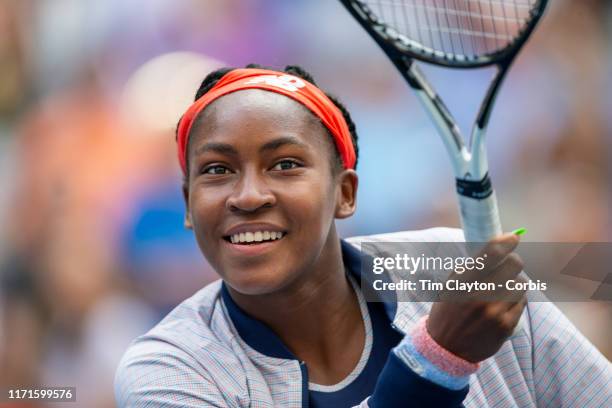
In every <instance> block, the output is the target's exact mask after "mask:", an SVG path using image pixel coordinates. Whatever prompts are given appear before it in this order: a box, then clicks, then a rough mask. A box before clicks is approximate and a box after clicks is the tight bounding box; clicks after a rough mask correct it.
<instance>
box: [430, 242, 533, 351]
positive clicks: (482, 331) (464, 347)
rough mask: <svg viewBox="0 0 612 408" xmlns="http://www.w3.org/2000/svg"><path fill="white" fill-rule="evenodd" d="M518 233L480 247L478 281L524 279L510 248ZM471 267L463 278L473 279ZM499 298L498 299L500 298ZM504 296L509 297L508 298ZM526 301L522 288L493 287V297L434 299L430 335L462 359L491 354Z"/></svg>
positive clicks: (509, 329) (497, 281)
mask: <svg viewBox="0 0 612 408" xmlns="http://www.w3.org/2000/svg"><path fill="white" fill-rule="evenodd" d="M518 243H519V237H518V236H517V235H514V234H505V235H501V236H499V237H497V238H494V239H492V240H491V241H489V243H488V244H487V245H486V246H485V248H484V249H483V250H482V251H481V254H487V261H486V263H485V268H484V269H483V270H482V271H478V272H477V274H478V281H480V282H494V283H496V284H497V283H501V282H505V281H506V280H508V279H515V280H516V281H518V282H524V281H525V279H523V278H521V277H519V276H518V274H519V273H520V272H521V271H522V270H523V262H522V261H521V259H520V257H519V256H518V255H517V254H515V253H513V252H512V251H513V250H514V249H515V248H516V246H517V245H518ZM475 277H476V276H475V274H474V273H473V271H471V272H469V273H466V274H465V275H464V276H462V280H463V281H470V280H474V279H475ZM500 299H501V300H500ZM507 299H512V300H511V301H508V300H507ZM526 303H527V299H526V297H525V293H524V292H519V293H517V292H512V293H510V292H509V291H506V290H505V289H503V290H496V291H495V300H489V301H485V300H478V299H468V300H467V301H464V302H458V301H456V300H455V301H446V302H438V303H434V305H433V307H432V309H431V312H430V314H429V319H428V322H427V331H428V332H429V334H430V336H431V337H432V338H433V339H434V340H435V341H436V342H437V343H438V344H439V345H440V346H442V347H444V348H445V349H446V350H448V351H450V352H451V353H453V354H455V355H457V356H459V357H461V358H463V359H464V360H467V361H470V362H473V363H476V362H479V361H482V360H485V359H487V358H489V357H491V356H492V355H494V354H495V353H496V352H497V351H498V350H499V349H500V348H501V346H502V344H503V343H504V342H505V341H506V339H508V337H510V335H511V334H512V333H513V330H514V327H515V326H516V325H517V323H518V322H519V320H520V317H521V314H522V312H523V309H524V307H525V305H526Z"/></svg>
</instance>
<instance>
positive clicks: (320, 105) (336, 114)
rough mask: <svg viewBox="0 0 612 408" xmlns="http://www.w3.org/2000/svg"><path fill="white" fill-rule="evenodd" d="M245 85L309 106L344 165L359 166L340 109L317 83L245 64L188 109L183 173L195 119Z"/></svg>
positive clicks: (181, 136) (181, 145) (181, 144)
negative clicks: (222, 97)
mask: <svg viewBox="0 0 612 408" xmlns="http://www.w3.org/2000/svg"><path fill="white" fill-rule="evenodd" d="M242 89H265V90H267V91H272V92H276V93H279V94H282V95H285V96H287V97H289V98H292V99H294V100H296V101H298V102H300V103H301V104H302V105H304V106H306V107H307V108H308V109H310V111H311V112H312V113H314V114H315V115H316V116H317V117H318V118H319V119H321V122H323V125H325V127H326V128H327V129H329V131H330V132H331V134H332V136H333V137H334V142H335V144H336V147H337V148H338V151H339V152H340V157H341V158H342V163H343V164H344V168H347V169H352V168H354V167H355V161H356V159H357V158H356V156H355V148H354V147H353V140H352V139H351V133H350V131H349V129H348V126H347V124H346V121H345V120H344V116H343V115H342V112H340V109H338V107H336V105H334V103H333V102H332V101H331V100H330V99H329V98H328V97H327V96H326V95H325V93H323V91H321V90H320V89H319V88H317V87H316V86H314V85H313V84H311V83H309V82H307V81H305V80H303V79H301V78H298V77H296V76H293V75H289V74H286V73H284V72H277V71H271V70H267V69H256V68H241V69H235V70H233V71H230V72H228V73H227V74H225V75H224V76H223V77H222V78H221V79H220V80H219V82H217V84H216V85H215V86H213V87H212V88H211V89H210V91H208V92H206V93H205V94H204V95H202V97H201V98H200V99H198V100H197V101H195V102H194V103H193V104H192V105H191V106H190V107H189V109H187V111H186V112H185V114H184V115H183V117H182V118H181V121H180V122H179V126H178V134H177V143H178V158H179V163H180V164H181V168H182V169H183V173H184V174H187V164H186V154H187V143H188V141H189V133H190V132H191V126H192V125H193V121H194V120H195V118H196V117H197V116H198V113H200V112H202V110H204V108H206V106H208V105H209V104H210V103H212V102H213V101H214V100H216V99H217V98H219V97H221V96H223V95H227V94H229V93H231V92H236V91H240V90H242Z"/></svg>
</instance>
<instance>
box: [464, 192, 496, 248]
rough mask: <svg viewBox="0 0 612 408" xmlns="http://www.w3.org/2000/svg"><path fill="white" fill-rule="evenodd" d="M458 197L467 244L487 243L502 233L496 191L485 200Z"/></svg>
mask: <svg viewBox="0 0 612 408" xmlns="http://www.w3.org/2000/svg"><path fill="white" fill-rule="evenodd" d="M458 197H459V209H460V212H461V224H462V226H463V232H464V234H465V240H466V242H487V241H489V240H490V239H491V238H493V237H494V236H496V235H499V234H501V233H502V227H501V222H500V220H499V210H498V209H497V199H496V198H495V191H491V194H490V195H489V196H488V197H486V198H483V199H477V198H472V197H466V196H464V195H461V194H459V195H458Z"/></svg>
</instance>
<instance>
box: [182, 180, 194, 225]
mask: <svg viewBox="0 0 612 408" xmlns="http://www.w3.org/2000/svg"><path fill="white" fill-rule="evenodd" d="M183 199H184V200H185V220H184V221H183V225H184V226H185V228H186V229H193V224H192V223H191V211H190V210H189V187H188V186H187V183H183Z"/></svg>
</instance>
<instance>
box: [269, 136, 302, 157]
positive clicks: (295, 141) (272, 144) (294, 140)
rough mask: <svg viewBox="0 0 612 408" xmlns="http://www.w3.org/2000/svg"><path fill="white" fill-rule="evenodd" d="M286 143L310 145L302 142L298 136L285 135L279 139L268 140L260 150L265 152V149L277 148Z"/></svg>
mask: <svg viewBox="0 0 612 408" xmlns="http://www.w3.org/2000/svg"><path fill="white" fill-rule="evenodd" d="M285 145H293V146H299V147H308V145H307V144H306V143H304V142H302V141H301V140H299V139H298V138H297V137H293V136H283V137H279V138H277V139H274V140H271V141H269V142H267V143H266V144H264V145H263V146H261V147H260V148H259V152H260V153H263V152H265V151H270V150H276V149H278V148H280V147H282V146H285Z"/></svg>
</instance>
